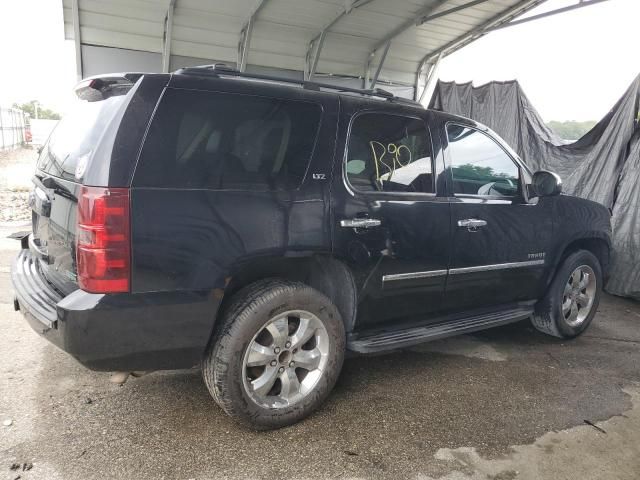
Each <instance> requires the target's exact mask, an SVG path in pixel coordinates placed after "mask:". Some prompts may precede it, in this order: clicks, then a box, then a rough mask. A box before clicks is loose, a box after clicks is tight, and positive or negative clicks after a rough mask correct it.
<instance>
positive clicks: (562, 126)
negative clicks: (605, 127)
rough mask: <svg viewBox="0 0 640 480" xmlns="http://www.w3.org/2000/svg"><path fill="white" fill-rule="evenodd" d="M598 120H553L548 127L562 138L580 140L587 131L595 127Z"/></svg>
mask: <svg viewBox="0 0 640 480" xmlns="http://www.w3.org/2000/svg"><path fill="white" fill-rule="evenodd" d="M595 124H596V122H594V121H592V120H588V121H586V122H576V121H575V120H568V121H565V122H558V121H556V120H552V121H550V122H549V123H547V127H549V128H550V129H551V130H553V131H554V132H556V134H557V135H558V136H560V138H564V139H565V140H578V139H579V138H580V137H582V136H583V135H584V134H585V133H587V132H588V131H589V130H591V129H592V128H593V126H594V125H595Z"/></svg>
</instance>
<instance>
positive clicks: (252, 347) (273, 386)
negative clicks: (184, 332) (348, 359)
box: [203, 280, 345, 429]
mask: <svg viewBox="0 0 640 480" xmlns="http://www.w3.org/2000/svg"><path fill="white" fill-rule="evenodd" d="M344 348H345V334H344V327H343V325H342V319H341V318H340V314H339V313H338V311H337V309H336V308H335V307H334V305H333V304H332V303H331V301H330V300H329V299H328V298H327V297H326V296H325V295H323V294H322V293H320V292H318V291H317V290H315V289H313V288H311V287H309V286H307V285H304V284H302V283H298V282H290V281H284V280H263V281H260V282H256V283H255V284H253V285H250V286H249V287H246V288H245V289H243V290H241V291H240V292H238V294H237V295H236V296H235V297H234V298H233V300H232V303H231V305H230V306H229V308H228V309H227V310H226V312H225V314H224V316H223V318H222V324H221V328H219V330H218V333H217V335H216V337H215V338H214V341H213V342H212V345H211V347H210V349H209V350H208V352H207V354H206V355H205V358H204V360H203V376H204V379H205V383H206V384H207V387H208V389H209V391H210V392H211V394H212V396H213V397H214V399H215V400H216V401H217V403H218V404H219V405H220V406H221V407H222V408H223V410H224V411H225V412H226V413H227V414H229V415H230V416H231V417H233V418H234V419H236V420H238V421H240V422H241V423H244V424H246V425H249V426H251V427H253V428H256V429H270V428H278V427H283V426H285V425H289V424H292V423H294V422H297V421H298V420H300V419H302V418H304V417H306V416H307V415H309V414H310V413H311V412H313V411H314V410H315V409H316V408H317V407H318V406H319V405H320V404H321V403H322V402H323V401H324V399H325V398H326V397H327V395H328V394H329V392H330V391H331V389H332V388H333V385H334V384H335V381H336V379H337V377H338V375H339V373H340V369H341V368H342V361H343V357H344Z"/></svg>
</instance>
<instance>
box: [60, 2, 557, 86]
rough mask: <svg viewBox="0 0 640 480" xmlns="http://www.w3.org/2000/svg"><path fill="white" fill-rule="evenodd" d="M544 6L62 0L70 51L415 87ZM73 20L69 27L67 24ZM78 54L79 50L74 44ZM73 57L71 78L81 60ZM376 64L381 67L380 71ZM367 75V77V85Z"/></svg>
mask: <svg viewBox="0 0 640 480" xmlns="http://www.w3.org/2000/svg"><path fill="white" fill-rule="evenodd" d="M544 1H545V0H258V1H256V0H112V1H109V2H106V1H100V0H63V2H62V3H63V7H64V21H65V36H66V38H68V39H75V40H76V45H78V44H82V45H95V46H101V47H116V48H121V49H131V50H139V51H143V52H155V53H157V54H161V55H162V60H163V62H162V68H163V70H165V71H167V70H169V69H170V68H171V66H172V65H170V63H171V62H172V58H173V57H176V56H183V57H190V58H193V59H202V60H203V61H204V62H203V63H206V62H209V63H211V62H213V61H215V62H225V63H228V64H231V65H237V66H238V68H240V69H241V70H243V69H244V68H245V67H246V66H247V65H250V66H259V67H271V68H277V69H286V70H293V71H298V72H304V75H305V78H309V77H311V76H313V75H325V74H331V75H343V76H349V77H362V78H368V79H370V80H371V81H373V83H375V81H378V80H379V81H383V82H389V83H396V84H404V85H411V86H413V85H416V86H419V85H420V84H421V82H422V84H424V81H423V80H421V73H423V72H424V73H428V71H429V69H430V68H432V65H433V64H434V63H435V61H436V60H437V59H438V58H439V57H440V56H441V54H442V56H445V55H448V54H450V53H452V52H454V51H455V50H457V49H459V48H461V47H462V46H464V45H466V44H467V43H469V42H471V41H473V40H474V39H476V38H478V37H480V36H482V35H483V34H484V33H486V32H487V31H488V30H490V29H491V28H495V27H496V26H498V25H501V24H504V23H506V22H508V21H510V20H511V19H513V18H514V17H516V16H518V15H521V14H522V13H524V12H525V11H527V10H529V9H531V8H533V7H535V6H537V5H539V4H541V3H543V2H544ZM76 19H77V20H79V21H74V20H76ZM77 50H78V51H80V50H81V49H80V48H77ZM77 55H78V58H77V60H78V64H79V70H78V72H79V75H81V74H82V70H81V68H82V67H81V66H82V59H81V58H80V55H81V54H80V53H77ZM381 63H382V68H379V66H380V64H381ZM374 79H375V80H374Z"/></svg>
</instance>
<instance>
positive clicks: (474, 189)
mask: <svg viewBox="0 0 640 480" xmlns="http://www.w3.org/2000/svg"><path fill="white" fill-rule="evenodd" d="M447 138H448V141H449V153H450V157H451V169H452V174H453V192H454V193H458V194H467V195H486V196H497V197H513V196H515V195H517V194H518V191H519V188H520V187H519V184H520V180H519V171H518V166H517V165H516V164H515V163H514V162H513V160H512V159H511V158H510V157H509V156H508V155H507V154H506V153H505V151H504V150H503V149H502V148H501V147H500V146H499V145H498V144H497V143H496V142H495V141H494V140H493V139H491V138H490V137H489V136H487V135H485V134H484V133H482V132H480V131H479V130H475V129H473V128H469V127H464V126H462V125H455V124H449V125H447Z"/></svg>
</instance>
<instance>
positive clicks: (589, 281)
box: [532, 250, 602, 338]
mask: <svg viewBox="0 0 640 480" xmlns="http://www.w3.org/2000/svg"><path fill="white" fill-rule="evenodd" d="M601 292H602V268H601V266H600V262H599V261H598V259H597V258H596V256H595V255H594V254H593V253H591V252H589V251H587V250H578V251H576V252H573V253H572V254H570V255H569V256H568V257H567V258H566V259H565V260H564V262H563V263H562V265H561V266H560V268H559V269H558V271H557V272H556V276H555V278H554V279H553V282H551V286H550V287H549V290H548V292H547V294H546V295H545V297H544V298H543V299H542V300H541V301H540V302H539V303H538V305H536V311H535V313H534V316H533V320H532V321H533V326H534V327H535V328H536V329H538V330H540V331H541V332H543V333H546V334H549V335H553V336H555V337H560V338H574V337H577V336H578V335H580V334H581V333H582V332H584V331H585V330H586V329H587V327H588V326H589V324H590V323H591V321H592V320H593V317H594V316H595V314H596V311H597V309H598V304H599V303H600V294H601Z"/></svg>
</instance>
